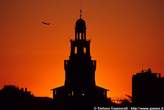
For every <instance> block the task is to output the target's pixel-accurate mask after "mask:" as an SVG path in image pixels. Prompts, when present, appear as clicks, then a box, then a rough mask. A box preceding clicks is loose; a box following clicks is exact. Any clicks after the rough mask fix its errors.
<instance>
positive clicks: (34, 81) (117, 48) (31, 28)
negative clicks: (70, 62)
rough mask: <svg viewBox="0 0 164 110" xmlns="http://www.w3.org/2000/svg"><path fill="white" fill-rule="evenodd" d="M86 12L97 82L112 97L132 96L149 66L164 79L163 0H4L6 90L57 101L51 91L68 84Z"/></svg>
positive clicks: (2, 73)
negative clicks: (136, 77) (73, 42)
mask: <svg viewBox="0 0 164 110" xmlns="http://www.w3.org/2000/svg"><path fill="white" fill-rule="evenodd" d="M80 9H82V10H83V18H84V19H85V20H86V22H87V38H88V39H91V55H92V57H93V59H95V60H97V70H96V83H97V85H100V86H102V87H105V88H107V89H109V90H110V92H109V93H108V96H110V97H125V95H131V78H132V75H133V74H134V73H136V72H139V71H141V69H143V68H144V69H147V68H149V67H151V68H152V70H153V71H154V72H160V73H162V75H164V1H163V0H0V87H3V85H5V84H14V85H18V86H19V87H27V88H28V89H29V90H30V91H32V93H34V95H36V96H50V97H52V91H50V89H52V88H55V87H58V86H60V85H63V84H64V59H68V57H69V54H70V52H69V51H70V42H69V40H70V39H73V38H74V27H75V21H76V20H77V19H78V18H79V10H80ZM43 20H45V21H48V22H50V23H51V25H49V26H47V25H43V24H42V23H41V21H43Z"/></svg>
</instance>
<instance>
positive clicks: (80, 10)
mask: <svg viewBox="0 0 164 110" xmlns="http://www.w3.org/2000/svg"><path fill="white" fill-rule="evenodd" d="M80 18H82V10H81V9H80Z"/></svg>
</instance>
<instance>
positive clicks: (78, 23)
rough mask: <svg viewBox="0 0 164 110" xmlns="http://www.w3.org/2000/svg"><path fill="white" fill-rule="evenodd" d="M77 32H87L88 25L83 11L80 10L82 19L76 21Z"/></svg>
mask: <svg viewBox="0 0 164 110" xmlns="http://www.w3.org/2000/svg"><path fill="white" fill-rule="evenodd" d="M75 31H76V32H80V33H81V32H82V33H83V32H86V23H85V21H84V20H83V19H82V10H80V18H79V19H78V20H77V21H76V25H75Z"/></svg>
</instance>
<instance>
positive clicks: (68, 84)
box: [53, 16, 108, 106]
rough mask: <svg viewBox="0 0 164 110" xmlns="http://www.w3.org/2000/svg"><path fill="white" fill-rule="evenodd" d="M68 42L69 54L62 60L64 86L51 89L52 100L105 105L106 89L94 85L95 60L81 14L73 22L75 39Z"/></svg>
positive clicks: (74, 103) (75, 103) (73, 103)
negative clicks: (66, 58) (91, 53)
mask: <svg viewBox="0 0 164 110" xmlns="http://www.w3.org/2000/svg"><path fill="white" fill-rule="evenodd" d="M70 42H71V52H70V56H69V59H68V60H65V61H64V69H65V83H64V86H61V87H58V88H54V89H53V98H54V100H55V101H60V102H63V101H64V102H65V103H68V102H69V105H70V106H75V105H78V104H80V103H82V104H84V105H87V104H88V106H89V105H93V106H96V105H97V106H106V105H107V102H108V101H107V100H108V99H107V91H108V90H107V89H105V88H102V87H99V86H96V82H95V70H96V61H95V60H92V58H91V55H90V40H88V39H87V38H86V23H85V21H84V20H83V19H82V18H81V16H80V19H78V20H77V21H76V24H75V39H74V40H71V41H70ZM66 101H68V102H66ZM70 103H72V105H71V104H70Z"/></svg>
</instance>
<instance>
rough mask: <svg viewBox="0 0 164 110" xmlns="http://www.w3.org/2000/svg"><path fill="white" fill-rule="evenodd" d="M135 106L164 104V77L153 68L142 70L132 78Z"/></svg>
mask: <svg viewBox="0 0 164 110" xmlns="http://www.w3.org/2000/svg"><path fill="white" fill-rule="evenodd" d="M132 103H133V105H134V106H151V107H154V106H164V78H163V77H161V76H160V73H152V71H151V69H148V70H147V71H141V72H140V73H137V74H135V75H133V78H132Z"/></svg>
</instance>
